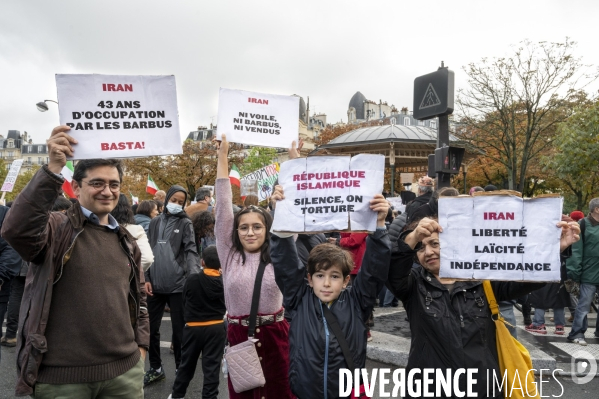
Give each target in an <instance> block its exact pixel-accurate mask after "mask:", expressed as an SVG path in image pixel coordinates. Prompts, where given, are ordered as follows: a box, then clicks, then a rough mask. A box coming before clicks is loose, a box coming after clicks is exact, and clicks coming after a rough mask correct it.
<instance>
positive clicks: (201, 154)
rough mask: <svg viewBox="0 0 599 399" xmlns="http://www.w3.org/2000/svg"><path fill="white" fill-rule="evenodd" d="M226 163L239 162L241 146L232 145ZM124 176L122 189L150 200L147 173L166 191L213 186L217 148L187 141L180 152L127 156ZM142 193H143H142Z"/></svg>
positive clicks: (193, 191)
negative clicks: (177, 187) (140, 156)
mask: <svg viewBox="0 0 599 399" xmlns="http://www.w3.org/2000/svg"><path fill="white" fill-rule="evenodd" d="M229 157H230V158H229V162H230V163H235V164H240V163H241V162H242V160H243V157H242V156H241V146H240V145H232V146H231V150H230V155H229ZM123 163H124V169H125V179H124V181H123V187H122V190H121V191H122V192H123V193H125V194H128V193H129V192H131V193H133V195H136V196H139V198H140V200H141V199H150V198H151V197H152V196H150V195H149V194H145V187H146V181H147V176H148V174H149V175H151V176H152V179H154V181H155V182H156V184H157V185H158V187H160V188H161V189H163V190H165V191H166V190H168V188H169V187H170V186H172V185H175V184H178V185H180V186H183V187H184V188H185V189H186V190H187V191H188V192H189V193H190V195H192V196H193V195H194V194H195V191H196V190H197V189H198V188H200V187H202V186H204V185H214V182H215V180H216V163H217V156H216V148H215V147H214V145H212V144H211V143H209V142H203V141H200V142H198V141H193V140H187V141H185V142H184V143H183V153H182V154H179V155H167V156H156V157H145V158H133V159H127V160H125V161H124V162H123ZM142 193H143V194H142Z"/></svg>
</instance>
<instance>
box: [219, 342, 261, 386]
mask: <svg viewBox="0 0 599 399" xmlns="http://www.w3.org/2000/svg"><path fill="white" fill-rule="evenodd" d="M256 342H258V340H257V339H253V338H250V339H248V340H247V341H244V342H242V343H240V344H237V345H235V346H230V347H228V348H227V351H226V353H225V360H226V361H227V367H228V371H229V378H230V379H231V384H232V385H233V390H235V392H237V393H240V392H244V391H249V390H250V389H254V388H258V387H262V386H264V384H266V380H265V379H264V373H263V372H262V365H261V364H260V359H259V358H258V352H256V346H255V344H256Z"/></svg>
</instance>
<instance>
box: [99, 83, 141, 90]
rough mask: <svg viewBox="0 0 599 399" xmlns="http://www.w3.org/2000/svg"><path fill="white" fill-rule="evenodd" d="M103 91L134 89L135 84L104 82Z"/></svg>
mask: <svg viewBox="0 0 599 399" xmlns="http://www.w3.org/2000/svg"><path fill="white" fill-rule="evenodd" d="M102 91H133V85H132V84H130V85H128V84H124V85H122V84H120V83H119V84H116V85H115V84H114V83H102Z"/></svg>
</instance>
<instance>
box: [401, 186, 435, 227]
mask: <svg viewBox="0 0 599 399" xmlns="http://www.w3.org/2000/svg"><path fill="white" fill-rule="evenodd" d="M432 196H433V193H432V192H429V193H424V194H422V195H420V196H418V197H416V198H415V199H414V201H412V202H410V203H409V204H408V205H406V213H407V214H408V223H411V222H412V221H413V220H414V213H415V212H416V210H417V209H418V208H420V207H421V206H422V205H424V204H428V201H429V200H430V199H431V197H432Z"/></svg>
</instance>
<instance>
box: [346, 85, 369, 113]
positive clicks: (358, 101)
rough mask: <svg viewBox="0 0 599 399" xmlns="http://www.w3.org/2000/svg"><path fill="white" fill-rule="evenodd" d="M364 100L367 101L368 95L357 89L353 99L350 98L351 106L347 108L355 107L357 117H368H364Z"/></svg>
mask: <svg viewBox="0 0 599 399" xmlns="http://www.w3.org/2000/svg"><path fill="white" fill-rule="evenodd" d="M364 101H366V97H364V94H362V93H360V92H359V91H357V92H356V94H354V96H353V97H352V98H351V100H349V106H348V107H347V108H348V109H349V108H351V107H354V109H355V110H356V119H366V118H365V117H364Z"/></svg>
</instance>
